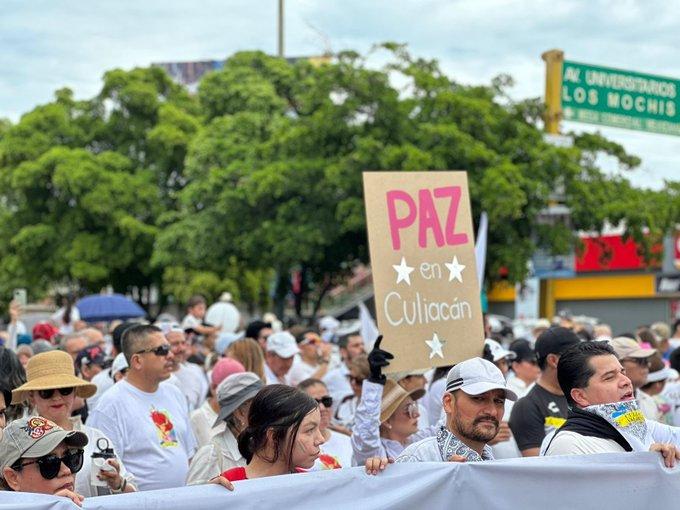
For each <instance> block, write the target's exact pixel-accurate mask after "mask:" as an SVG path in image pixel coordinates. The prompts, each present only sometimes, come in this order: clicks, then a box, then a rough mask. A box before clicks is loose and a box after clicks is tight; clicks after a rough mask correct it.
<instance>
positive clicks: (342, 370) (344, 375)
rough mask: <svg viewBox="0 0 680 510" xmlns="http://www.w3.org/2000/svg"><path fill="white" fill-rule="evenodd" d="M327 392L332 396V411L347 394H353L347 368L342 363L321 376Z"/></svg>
mask: <svg viewBox="0 0 680 510" xmlns="http://www.w3.org/2000/svg"><path fill="white" fill-rule="evenodd" d="M323 382H324V383H326V388H327V389H328V394H329V395H330V396H331V397H333V411H335V409H336V408H337V407H338V405H339V404H340V402H342V399H343V398H345V397H346V396H347V395H353V394H354V390H352V386H351V385H350V384H349V368H347V365H345V364H344V363H342V364H341V365H340V366H339V367H338V368H335V369H333V370H330V371H328V372H327V373H326V375H325V376H324V377H323Z"/></svg>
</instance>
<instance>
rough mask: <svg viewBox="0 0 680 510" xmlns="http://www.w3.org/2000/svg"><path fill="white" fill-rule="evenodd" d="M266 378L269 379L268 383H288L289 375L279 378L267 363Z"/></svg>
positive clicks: (265, 367) (265, 368)
mask: <svg viewBox="0 0 680 510" xmlns="http://www.w3.org/2000/svg"><path fill="white" fill-rule="evenodd" d="M264 378H265V379H266V381H267V384H268V385H269V384H288V375H287V374H286V376H284V377H283V378H282V379H279V378H278V377H277V375H276V374H275V373H274V372H273V371H272V369H271V368H269V365H267V363H265V364H264Z"/></svg>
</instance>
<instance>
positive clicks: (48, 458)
mask: <svg viewBox="0 0 680 510" xmlns="http://www.w3.org/2000/svg"><path fill="white" fill-rule="evenodd" d="M62 462H63V463H64V465H65V466H66V467H67V468H69V469H70V470H71V473H73V474H76V473H77V472H78V471H80V470H81V468H82V467H83V450H81V449H78V450H69V451H67V452H66V453H65V454H64V455H63V456H61V457H57V456H56V455H55V454H54V453H50V454H48V455H45V456H43V457H40V458H39V459H36V460H32V461H30V462H24V463H23V464H19V463H16V464H14V465H13V466H12V469H13V470H14V471H21V469H22V468H23V467H24V466H28V465H30V464H38V469H40V475H41V476H42V477H43V478H44V479H45V480H52V478H55V477H56V476H57V475H58V474H59V470H60V469H61V463H62Z"/></svg>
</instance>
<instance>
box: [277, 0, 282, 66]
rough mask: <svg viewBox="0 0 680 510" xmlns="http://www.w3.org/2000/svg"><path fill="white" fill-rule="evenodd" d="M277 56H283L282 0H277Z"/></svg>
mask: <svg viewBox="0 0 680 510" xmlns="http://www.w3.org/2000/svg"><path fill="white" fill-rule="evenodd" d="M278 50H279V57H283V0H279V45H278Z"/></svg>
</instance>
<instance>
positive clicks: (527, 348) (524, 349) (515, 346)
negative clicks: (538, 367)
mask: <svg viewBox="0 0 680 510" xmlns="http://www.w3.org/2000/svg"><path fill="white" fill-rule="evenodd" d="M510 351H511V352H514V353H515V356H516V357H515V359H514V360H513V361H536V351H534V350H533V349H532V348H531V344H530V343H529V342H528V341H527V340H524V339H521V338H520V339H519V340H515V341H514V342H512V343H511V344H510Z"/></svg>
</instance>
